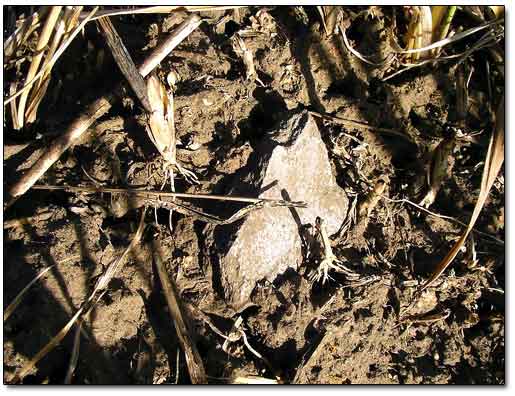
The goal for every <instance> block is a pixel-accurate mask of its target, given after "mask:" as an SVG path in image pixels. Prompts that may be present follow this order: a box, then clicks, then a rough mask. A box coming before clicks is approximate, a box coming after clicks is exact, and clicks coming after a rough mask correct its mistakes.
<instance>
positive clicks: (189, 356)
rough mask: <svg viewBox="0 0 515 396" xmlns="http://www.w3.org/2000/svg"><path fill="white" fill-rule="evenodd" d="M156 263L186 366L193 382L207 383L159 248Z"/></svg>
mask: <svg viewBox="0 0 515 396" xmlns="http://www.w3.org/2000/svg"><path fill="white" fill-rule="evenodd" d="M154 263H155V264H156V268H157V274H158V276H159V280H160V281H161V285H162V287H163V294H164V296H165V299H166V304H167V305H168V312H169V313H170V317H171V318H172V320H173V323H174V325H175V330H176V332H177V337H178V339H179V344H180V346H181V348H182V350H183V351H184V355H185V356H186V366H187V367H188V372H189V373H190V378H191V382H192V383H193V384H207V382H208V381H207V376H206V371H205V369H204V364H203V363H202V358H201V357H200V354H199V352H198V350H197V346H196V345H195V342H194V340H193V337H192V336H191V334H192V332H191V329H190V328H189V326H188V323H187V320H186V318H185V316H184V310H183V308H182V307H181V302H180V300H179V295H178V293H177V288H176V286H175V284H174V283H173V281H172V280H171V279H170V277H169V276H168V274H167V272H166V270H165V268H164V265H163V261H162V259H161V256H160V255H159V249H154Z"/></svg>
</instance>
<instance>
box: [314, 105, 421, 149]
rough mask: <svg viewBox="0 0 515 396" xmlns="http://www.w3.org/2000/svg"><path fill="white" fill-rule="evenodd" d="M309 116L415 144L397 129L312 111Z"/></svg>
mask: <svg viewBox="0 0 515 396" xmlns="http://www.w3.org/2000/svg"><path fill="white" fill-rule="evenodd" d="M309 114H311V115H313V116H315V117H318V118H322V119H324V120H327V121H332V122H335V123H337V124H342V125H348V126H351V127H355V128H366V129H371V130H373V131H376V132H379V133H387V134H390V135H394V136H398V137H401V138H403V139H406V140H408V141H409V142H413V141H412V139H411V138H410V137H409V136H408V135H406V134H404V133H402V132H399V131H396V130H395V129H389V128H380V127H376V126H373V125H369V124H367V123H364V122H360V121H354V120H348V119H346V118H341V117H337V116H333V115H330V114H322V113H317V112H316V111H310V112H309Z"/></svg>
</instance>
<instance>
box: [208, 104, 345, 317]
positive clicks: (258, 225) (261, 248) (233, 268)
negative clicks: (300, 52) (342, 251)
mask: <svg viewBox="0 0 515 396" xmlns="http://www.w3.org/2000/svg"><path fill="white" fill-rule="evenodd" d="M252 156H253V158H249V165H248V166H247V167H246V169H245V170H244V171H243V172H242V174H241V176H240V177H239V178H238V180H236V181H235V184H240V185H244V186H247V188H248V187H249V186H250V187H251V188H254V189H255V191H262V193H261V194H260V197H262V198H273V199H290V200H292V201H305V202H306V203H307V204H308V207H307V208H305V209H304V208H295V209H290V208H286V207H274V208H265V209H263V210H259V211H256V212H252V213H251V214H250V215H249V216H247V217H246V218H245V219H244V220H243V221H242V222H241V223H240V224H238V225H236V226H235V227H221V230H220V232H221V233H222V234H224V235H223V236H222V237H220V235H219V237H218V238H217V239H218V241H223V243H222V242H218V243H219V250H221V251H223V252H224V253H221V254H219V265H220V273H221V284H222V286H223V289H224V293H225V297H226V299H227V300H228V302H230V303H231V305H233V306H234V307H240V306H242V305H244V304H245V303H247V302H248V301H249V298H250V295H251V293H252V290H253V289H254V287H255V285H256V283H257V282H258V281H260V280H262V279H267V280H268V281H270V282H273V281H274V279H275V278H276V277H277V276H278V275H280V274H282V273H284V272H285V271H286V270H287V269H288V268H293V269H294V270H297V269H298V268H299V265H300V264H301V263H302V260H303V257H302V246H301V236H300V227H301V226H302V225H305V224H312V225H313V224H315V219H316V217H317V216H320V217H321V218H323V219H324V221H325V223H326V224H327V231H328V233H329V235H331V234H334V233H336V232H337V231H338V230H339V228H340V226H341V224H342V223H343V221H344V220H345V217H346V213H347V207H348V198H347V195H346V194H345V192H344V191H343V190H342V189H341V188H340V187H339V186H338V185H337V184H336V180H335V178H334V176H333V173H332V170H331V165H330V163H329V158H328V154H327V149H326V147H325V144H324V142H323V141H322V139H321V137H320V132H319V130H318V127H317V125H316V123H315V120H314V119H313V118H312V117H311V116H310V115H309V113H308V112H306V111H304V112H302V113H300V114H296V115H294V116H292V117H291V118H290V119H289V120H287V121H286V122H283V123H282V124H281V126H280V127H279V129H278V130H277V131H275V132H274V133H272V134H270V135H269V136H268V137H266V138H265V139H264V141H263V142H262V143H261V144H260V145H259V146H258V147H257V148H256V150H255V152H254V153H253V155H252ZM235 190H237V189H235ZM240 190H241V188H240ZM220 244H224V245H225V246H221V245H220Z"/></svg>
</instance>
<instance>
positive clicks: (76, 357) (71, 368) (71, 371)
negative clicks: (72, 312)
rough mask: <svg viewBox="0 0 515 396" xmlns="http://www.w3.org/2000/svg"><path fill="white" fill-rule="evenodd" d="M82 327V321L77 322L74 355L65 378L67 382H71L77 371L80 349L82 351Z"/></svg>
mask: <svg viewBox="0 0 515 396" xmlns="http://www.w3.org/2000/svg"><path fill="white" fill-rule="evenodd" d="M81 329H82V322H80V323H77V326H76V327H75V334H74V336H73V349H72V356H71V358H70V365H69V366H68V371H67V372H66V377H65V378H64V383H65V384H67V385H68V384H71V383H72V378H73V374H74V373H75V368H76V367H77V362H78V361H79V351H80V332H81Z"/></svg>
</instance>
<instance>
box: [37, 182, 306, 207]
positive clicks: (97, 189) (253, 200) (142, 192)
mask: <svg viewBox="0 0 515 396" xmlns="http://www.w3.org/2000/svg"><path fill="white" fill-rule="evenodd" d="M32 189H34V190H56V191H68V192H74V193H80V192H91V193H110V194H129V195H141V196H147V197H154V198H159V197H169V198H183V199H212V200H219V201H233V202H247V203H260V202H267V203H270V204H277V205H278V206H279V205H280V206H292V207H306V204H305V203H304V202H298V201H284V200H281V199H269V198H249V197H238V196H231V195H214V194H213V195H211V194H188V193H175V192H163V191H152V190H136V189H129V188H107V187H96V186H95V187H93V186H91V187H88V186H84V187H72V186H50V185H44V186H43V185H34V186H32Z"/></svg>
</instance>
